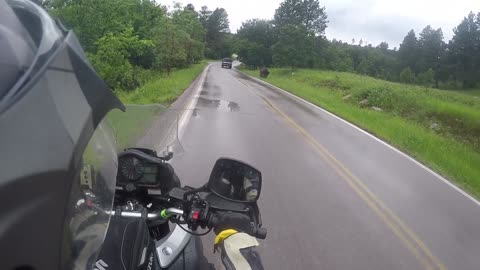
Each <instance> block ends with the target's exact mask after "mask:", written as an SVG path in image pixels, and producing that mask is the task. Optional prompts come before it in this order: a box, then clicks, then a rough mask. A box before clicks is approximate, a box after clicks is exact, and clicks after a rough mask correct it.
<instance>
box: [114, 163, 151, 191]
mask: <svg viewBox="0 0 480 270" xmlns="http://www.w3.org/2000/svg"><path fill="white" fill-rule="evenodd" d="M118 165H119V166H118V180H117V183H118V184H119V185H121V186H124V185H127V184H134V185H135V186H137V187H142V186H143V187H157V186H158V185H159V184H160V180H159V179H158V178H157V176H158V164H155V163H149V162H146V161H144V160H142V159H140V158H137V157H135V156H133V155H132V156H125V157H122V158H120V159H119V164H118Z"/></svg>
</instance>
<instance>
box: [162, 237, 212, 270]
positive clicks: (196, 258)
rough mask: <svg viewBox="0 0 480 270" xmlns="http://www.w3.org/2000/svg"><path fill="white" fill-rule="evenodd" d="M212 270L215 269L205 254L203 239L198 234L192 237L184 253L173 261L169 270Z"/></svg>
mask: <svg viewBox="0 0 480 270" xmlns="http://www.w3.org/2000/svg"><path fill="white" fill-rule="evenodd" d="M197 269H198V270H210V269H214V267H213V265H211V264H209V263H208V261H207V259H206V258H205V256H204V255H203V246H202V240H201V239H200V237H198V236H193V237H192V238H190V241H189V242H188V244H187V246H186V247H185V249H184V250H183V253H182V254H181V255H180V256H178V258H177V259H176V260H175V262H173V264H172V265H170V267H169V268H168V270H197Z"/></svg>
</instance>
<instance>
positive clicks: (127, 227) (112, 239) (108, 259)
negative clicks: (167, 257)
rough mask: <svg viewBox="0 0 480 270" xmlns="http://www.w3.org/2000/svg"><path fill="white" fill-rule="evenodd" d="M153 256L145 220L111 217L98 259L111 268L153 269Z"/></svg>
mask: <svg viewBox="0 0 480 270" xmlns="http://www.w3.org/2000/svg"><path fill="white" fill-rule="evenodd" d="M155 256H156V255H155V244H154V243H153V240H152V239H151V238H150V234H149V232H148V227H147V223H146V222H145V220H143V219H131V218H122V217H118V216H114V217H112V219H111V220H110V225H109V226H108V232H107V236H106V237H105V241H104V243H103V246H102V251H101V252H100V255H99V256H98V260H102V261H103V262H105V264H106V265H108V268H111V269H124V270H134V269H147V266H148V265H150V269H154V268H153V265H154V261H153V259H154V257H155Z"/></svg>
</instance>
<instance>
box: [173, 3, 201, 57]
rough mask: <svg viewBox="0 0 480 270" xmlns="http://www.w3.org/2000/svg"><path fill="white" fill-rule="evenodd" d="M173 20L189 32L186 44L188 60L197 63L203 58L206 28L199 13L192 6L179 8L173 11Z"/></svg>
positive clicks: (180, 27)
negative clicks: (198, 15)
mask: <svg viewBox="0 0 480 270" xmlns="http://www.w3.org/2000/svg"><path fill="white" fill-rule="evenodd" d="M172 22H173V24H174V25H177V26H178V28H179V29H181V30H182V31H184V32H185V33H187V34H188V38H187V39H186V40H185V44H184V45H185V50H186V53H187V61H188V62H189V63H196V62H198V61H200V60H201V59H203V53H204V44H203V40H204V39H205V30H204V29H203V26H202V24H201V23H200V21H199V19H198V17H197V13H196V12H195V11H192V9H190V8H185V9H181V8H178V9H176V10H174V11H173V13H172Z"/></svg>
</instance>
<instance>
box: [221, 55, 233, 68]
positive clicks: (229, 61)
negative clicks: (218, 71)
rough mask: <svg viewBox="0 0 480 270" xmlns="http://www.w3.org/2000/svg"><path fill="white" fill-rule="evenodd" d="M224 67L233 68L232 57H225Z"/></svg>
mask: <svg viewBox="0 0 480 270" xmlns="http://www.w3.org/2000/svg"><path fill="white" fill-rule="evenodd" d="M222 68H229V69H231V68H232V59H231V58H223V60H222Z"/></svg>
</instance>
